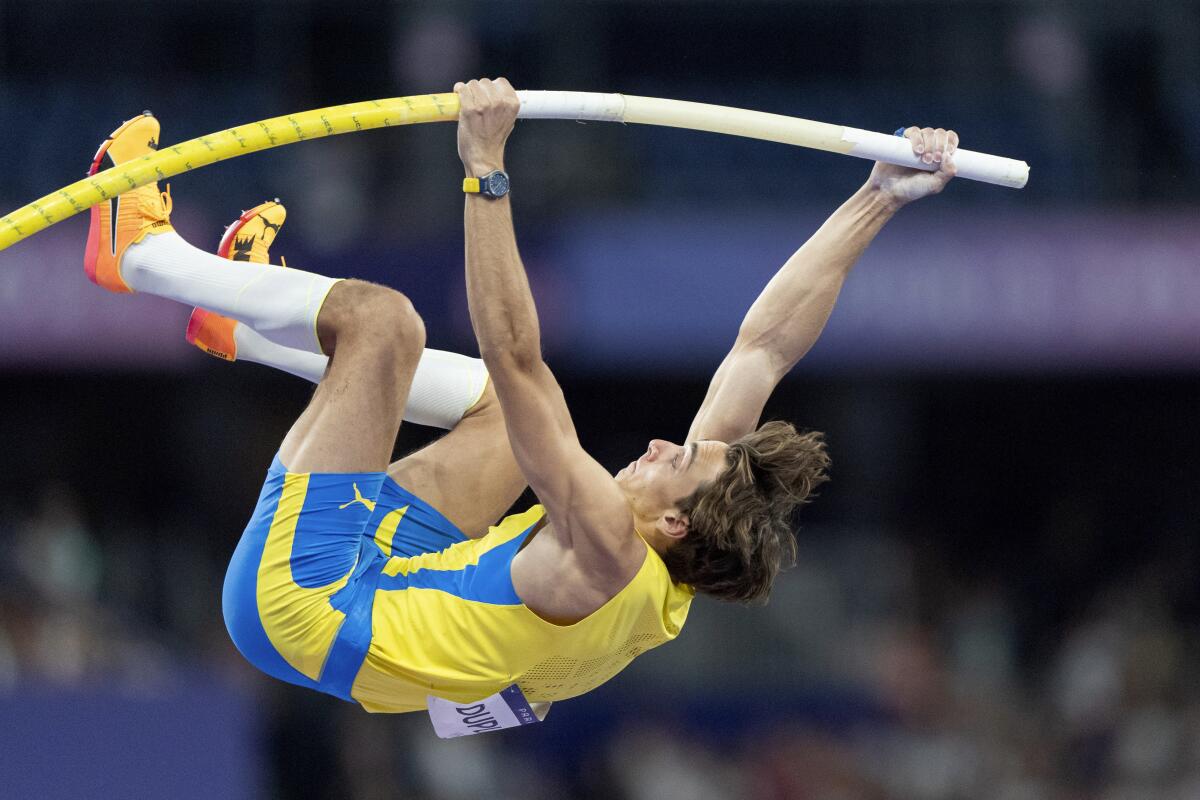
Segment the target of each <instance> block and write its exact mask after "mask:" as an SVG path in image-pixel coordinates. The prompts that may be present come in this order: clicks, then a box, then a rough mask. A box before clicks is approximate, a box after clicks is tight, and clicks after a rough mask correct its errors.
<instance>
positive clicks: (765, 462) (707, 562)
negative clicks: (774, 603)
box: [663, 422, 829, 604]
mask: <svg viewBox="0 0 1200 800" xmlns="http://www.w3.org/2000/svg"><path fill="white" fill-rule="evenodd" d="M726 464H727V465H728V466H727V467H726V469H725V471H724V472H722V473H721V474H720V475H719V476H717V478H716V479H715V480H713V481H712V482H711V483H707V484H704V485H703V486H701V487H700V488H698V489H697V490H696V491H695V492H693V493H692V494H691V495H689V496H688V497H685V498H684V499H682V500H680V501H679V503H678V506H679V509H680V511H682V512H683V513H685V514H687V516H688V533H687V535H686V536H684V537H683V539H681V540H680V541H678V542H676V543H675V544H673V545H672V546H671V547H670V548H668V549H667V552H666V554H665V555H664V557H663V561H664V562H665V563H666V565H667V569H668V571H669V572H670V573H671V577H672V578H674V579H675V580H676V581H677V582H680V583H686V584H689V585H691V586H692V588H694V589H695V590H696V591H697V592H703V593H704V594H709V595H712V596H714V597H717V598H719V599H721V600H726V601H730V602H738V603H747V604H762V603H765V602H766V601H767V597H768V595H770V593H771V586H772V585H773V584H774V583H775V577H776V576H777V575H778V574H779V570H780V569H782V568H784V567H789V566H791V565H792V564H794V563H795V561H796V539H795V536H794V535H793V530H792V518H793V515H794V513H795V511H796V509H797V508H798V507H799V506H801V505H803V504H804V503H807V502H809V500H810V499H811V497H812V492H813V490H814V489H815V488H816V487H818V486H820V485H821V484H822V483H824V482H825V481H827V480H829V476H828V474H827V472H826V471H827V470H828V469H829V454H828V453H827V452H826V450H825V437H824V434H822V433H820V432H818V431H807V432H804V433H801V432H800V431H797V430H796V428H795V427H794V426H793V425H791V424H790V423H787V422H767V423H765V424H764V425H762V426H761V427H760V428H759V429H758V430H756V431H754V432H753V433H749V434H746V435H745V436H743V437H741V438H740V439H738V440H736V441H734V442H732V443H730V445H729V452H728V453H727V455H726Z"/></svg>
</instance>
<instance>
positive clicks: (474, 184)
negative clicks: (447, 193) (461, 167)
mask: <svg viewBox="0 0 1200 800" xmlns="http://www.w3.org/2000/svg"><path fill="white" fill-rule="evenodd" d="M463 191H464V192H470V193H471V194H479V178H463Z"/></svg>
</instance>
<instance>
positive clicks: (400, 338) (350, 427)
mask: <svg viewBox="0 0 1200 800" xmlns="http://www.w3.org/2000/svg"><path fill="white" fill-rule="evenodd" d="M317 326H318V333H319V336H320V339H321V343H322V346H323V347H325V349H326V351H327V352H331V353H332V354H331V356H330V361H329V368H328V370H327V371H326V373H325V377H324V378H323V379H322V381H321V383H320V384H318V385H317V390H316V392H315V393H314V394H313V398H312V400H311V402H310V403H309V405H308V408H306V409H305V410H304V412H303V413H302V414H301V415H300V418H299V419H298V420H297V421H296V423H295V424H294V425H293V426H292V429H291V430H290V431H289V432H288V435H287V436H286V437H285V438H284V440H283V444H281V445H280V448H279V457H280V458H281V459H282V461H283V463H284V464H285V465H286V466H287V468H288V469H289V470H291V471H293V472H322V473H334V472H360V471H375V470H379V471H382V470H383V469H384V467H385V465H386V464H387V462H388V459H389V458H390V457H391V453H392V448H393V447H394V445H395V441H396V434H397V432H398V431H399V430H400V419H401V416H402V414H403V411H404V405H405V402H406V401H407V398H408V392H409V389H410V387H411V386H412V379H413V373H414V372H415V371H416V368H417V362H418V361H419V359H420V357H421V350H422V348H423V347H424V346H425V340H424V337H425V331H424V326H423V325H422V323H421V321H420V318H419V317H418V316H417V315H416V312H415V311H413V309H412V304H411V303H409V301H408V299H407V298H406V297H404V295H402V294H400V293H399V292H395V291H392V290H391V289H387V288H385V287H382V286H375V285H373V284H368V283H363V282H361V281H342V282H340V283H337V284H335V285H334V287H333V288H332V289H331V290H330V292H329V296H328V297H327V298H326V300H325V303H324V305H323V306H322V307H321V312H320V314H319V315H318V317H317Z"/></svg>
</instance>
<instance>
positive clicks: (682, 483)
mask: <svg viewBox="0 0 1200 800" xmlns="http://www.w3.org/2000/svg"><path fill="white" fill-rule="evenodd" d="M728 450H729V445H727V444H725V443H724V442H718V441H714V440H711V439H708V440H704V441H700V442H692V443H691V444H687V445H681V444H673V443H672V442H667V441H663V440H662V439H652V440H651V441H650V444H649V446H648V447H647V448H646V452H645V453H643V454H642V455H641V456H640V457H639V458H638V459H637V460H636V461H632V462H630V463H629V466H627V467H625V468H624V469H622V470H621V471H620V472H618V473H617V474H616V480H617V485H618V486H620V487H621V490H622V491H624V492H625V496H626V497H627V498H628V499H629V505H630V506H631V508H632V509H633V513H634V516H635V517H637V518H638V519H639V520H646V521H654V524H655V525H656V526H659V525H660V523H661V520H662V518H663V516H664V515H668V516H669V515H670V513H671V512H672V511H675V512H677V511H678V508H677V507H676V503H677V502H678V501H679V500H681V499H683V498H685V497H687V496H689V495H690V494H691V493H692V492H694V491H696V489H698V488H699V487H700V485H701V484H703V483H708V482H709V481H711V480H713V479H715V478H716V477H717V476H718V475H720V474H721V473H722V472H723V471H724V470H725V466H726V465H725V453H726V452H727V451H728ZM639 530H642V528H639ZM642 532H643V533H646V531H644V530H643V531H642Z"/></svg>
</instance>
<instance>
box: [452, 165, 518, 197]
mask: <svg viewBox="0 0 1200 800" xmlns="http://www.w3.org/2000/svg"><path fill="white" fill-rule="evenodd" d="M508 189H509V183H508V173H506V172H504V171H503V170H499V169H494V170H492V171H491V172H489V173H488V174H487V175H484V176H483V177H482V178H463V191H464V192H467V193H469V194H481V195H483V196H484V197H488V198H491V199H492V200H495V199H496V198H498V197H504V195H506V194H508Z"/></svg>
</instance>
